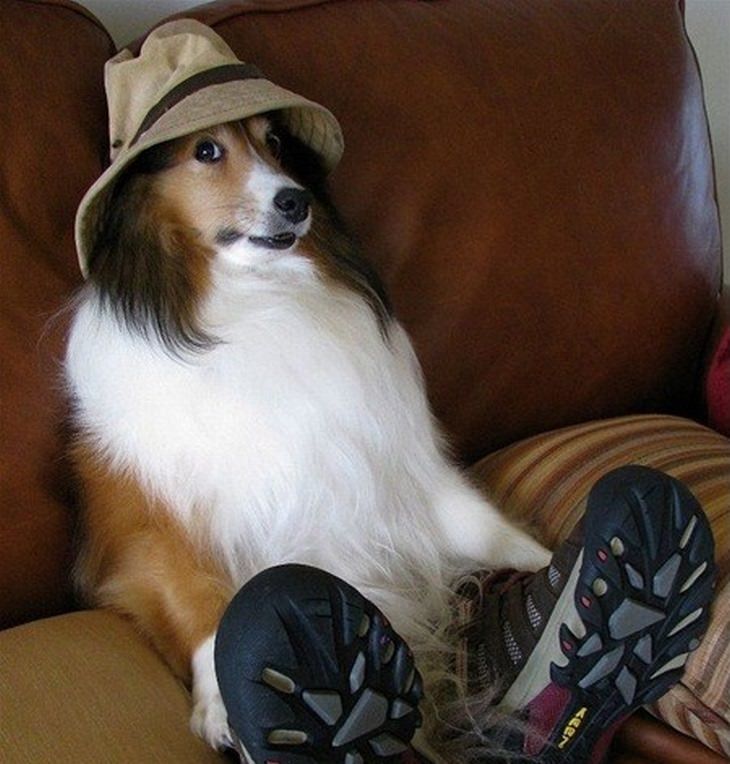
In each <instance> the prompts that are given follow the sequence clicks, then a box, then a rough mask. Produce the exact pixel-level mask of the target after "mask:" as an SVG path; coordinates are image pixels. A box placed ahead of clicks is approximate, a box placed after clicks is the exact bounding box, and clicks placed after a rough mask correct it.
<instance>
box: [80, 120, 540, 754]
mask: <svg viewBox="0 0 730 764" xmlns="http://www.w3.org/2000/svg"><path fill="white" fill-rule="evenodd" d="M65 373H66V379H67V383H68V389H69V394H70V397H71V400H72V409H73V414H72V420H73V428H74V432H75V435H74V442H73V447H72V457H73V462H74V464H75V467H76V470H77V472H78V476H79V480H80V484H81V489H82V496H83V509H82V522H81V525H82V539H81V543H80V551H79V556H78V561H77V565H76V572H75V578H76V582H77V585H78V587H79V590H80V592H81V593H82V595H83V597H84V598H85V599H86V601H88V602H89V603H90V604H92V605H94V606H100V607H106V608H111V609H112V610H114V611H117V612H119V613H122V614H123V615H125V616H127V617H129V618H131V619H132V620H133V621H134V623H135V624H136V626H137V627H138V628H139V629H140V630H141V632H142V633H143V634H144V635H146V637H147V638H148V639H149V640H150V641H151V642H152V644H153V645H154V646H155V648H156V649H157V650H158V651H159V653H160V654H161V655H162V656H163V658H164V659H165V660H166V661H167V663H168V664H169V666H170V667H171V668H172V670H173V671H174V672H175V673H176V674H177V675H178V676H179V677H181V678H182V679H183V680H185V681H186V682H189V683H191V685H192V694H193V711H192V720H191V726H192V729H193V730H194V731H195V732H196V733H197V734H198V735H200V736H201V737H203V738H204V739H205V740H206V741H207V742H208V743H209V744H210V745H212V746H214V747H216V748H221V747H224V746H226V745H229V744H230V737H229V733H228V728H227V724H226V713H225V709H224V707H223V704H222V701H221V698H220V695H219V692H218V686H217V682H216V677H215V671H214V665H213V645H214V636H215V631H216V626H217V624H218V621H219V619H220V617H221V615H222V613H223V611H224V610H225V608H226V606H227V604H228V603H229V601H230V600H231V598H232V597H233V595H234V594H235V592H236V591H237V590H238V589H239V588H240V587H241V586H242V585H243V584H244V583H245V582H246V581H247V580H249V579H250V578H251V577H252V576H253V575H255V574H256V573H257V572H259V571H261V570H262V569H265V568H267V567H269V566H272V565H275V564H279V563H285V562H302V563H307V564H311V565H315V566H318V567H320V568H323V569H325V570H327V571H329V572H331V573H334V574H336V575H338V576H340V577H341V578H343V579H345V580H347V581H348V582H349V583H351V584H352V585H354V586H355V587H357V588H358V589H359V590H360V591H362V592H363V593H364V594H365V595H366V596H367V597H369V598H370V599H371V600H373V601H374V602H375V604H376V605H377V606H378V607H379V608H380V609H381V610H382V611H383V612H384V613H385V615H386V616H387V617H388V618H389V619H390V620H391V622H392V624H393V626H394V628H395V629H396V630H397V631H399V632H400V633H401V635H402V636H403V637H404V638H405V639H406V640H407V641H408V642H409V643H410V645H411V646H412V648H413V650H414V652H415V655H416V659H417V661H419V662H420V663H419V665H420V666H421V671H422V673H423V674H424V681H425V686H426V688H427V691H428V688H429V682H430V679H429V671H428V669H427V667H426V668H424V667H425V666H426V665H427V663H428V659H427V657H426V656H427V655H429V654H433V647H434V645H435V644H436V641H437V637H435V636H434V635H435V634H437V633H438V632H439V629H440V628H441V627H442V626H443V624H445V623H446V622H447V621H448V607H449V596H450V593H451V586H452V583H453V581H454V580H455V579H456V578H457V577H458V576H459V575H460V574H463V573H465V572H468V571H470V570H473V569H474V568H476V567H485V566H487V567H492V568H497V567H502V566H510V567H515V568H520V569H529V570H536V569H538V568H540V567H542V566H543V565H545V564H546V563H547V561H548V553H547V552H546V551H545V550H544V549H543V548H542V546H540V544H538V543H537V542H536V541H535V540H533V539H532V538H531V537H530V536H529V535H528V534H527V533H526V532H525V531H524V530H523V529H521V528H519V527H517V526H516V525H514V524H513V523H511V522H510V521H508V520H507V519H506V518H505V517H504V516H502V515H501V514H500V513H499V511H498V510H497V509H496V508H495V507H494V506H492V505H491V504H490V503H489V502H488V501H487V500H486V499H485V498H484V497H483V496H481V495H480V494H479V493H478V492H477V491H476V490H475V488H474V487H472V486H471V485H470V483H469V482H468V480H467V478H466V477H465V476H464V475H463V474H462V473H461V472H460V471H459V470H458V469H457V468H456V466H455V465H454V463H453V461H452V460H451V458H450V457H449V455H448V449H447V446H446V442H445V439H444V437H443V435H442V433H441V432H440V430H439V428H438V426H437V424H436V423H435V421H434V418H433V416H432V414H431V412H430V410H429V406H428V403H427V397H426V392H425V387H424V380H423V378H422V373H421V370H420V367H419V364H418V361H417V359H416V355H415V353H414V350H413V347H412V345H411V342H410V340H409V338H408V336H407V334H406V332H405V330H404V328H403V327H402V326H401V324H400V323H399V322H398V320H397V319H396V317H395V316H394V315H393V311H392V309H391V306H390V303H389V301H388V298H387V295H386V294H385V291H384V289H383V287H382V285H381V283H380V282H379V280H378V278H377V277H376V275H375V273H374V272H373V270H372V269H371V268H370V267H369V266H368V265H367V264H366V263H365V261H364V260H363V259H362V258H361V257H360V255H359V253H358V250H357V247H356V246H355V244H354V243H353V241H352V239H351V237H350V236H349V235H348V234H347V233H346V231H345V228H344V226H343V225H342V223H341V221H340V219H339V218H338V215H337V213H336V211H335V210H334V208H333V207H332V205H331V203H330V202H329V200H328V198H327V194H326V192H325V189H324V172H323V170H322V168H321V166H320V163H319V162H318V158H317V156H316V155H315V154H314V153H313V152H312V151H311V150H309V149H308V147H306V146H305V145H304V144H303V143H301V142H300V141H299V140H297V139H296V138H295V137H294V136H293V135H292V134H290V133H288V132H287V130H286V129H285V127H284V126H283V124H281V123H280V122H278V121H277V118H276V115H275V114H274V113H272V114H269V115H260V116H255V117H250V118H248V119H246V120H244V121H241V122H235V123H226V124H221V125H218V126H216V127H214V128H212V129H210V130H205V131H202V132H199V133H195V134H192V135H188V136H185V137H183V138H179V139H176V140H173V141H171V142H168V143H165V144H163V145H160V146H156V147H154V148H152V149H149V150H148V151H146V152H144V153H142V154H141V155H140V156H139V157H137V158H136V159H135V160H134V162H133V163H132V164H131V166H130V167H129V168H127V169H126V170H125V172H124V175H123V176H122V177H121V178H120V179H119V181H118V182H117V184H116V187H115V189H114V192H113V194H112V196H111V199H110V201H109V203H108V204H107V205H106V209H105V211H104V213H103V216H102V222H101V224H100V226H99V230H98V231H97V232H96V236H95V244H94V247H93V249H92V251H91V254H90V258H89V280H88V282H87V284H86V285H85V287H84V288H83V290H82V291H81V293H80V294H79V296H78V299H77V301H76V304H75V306H74V318H73V322H72V327H71V330H70V336H69V342H68V350H67V354H66V359H65ZM255 617H256V614H255V613H252V614H251V618H255Z"/></svg>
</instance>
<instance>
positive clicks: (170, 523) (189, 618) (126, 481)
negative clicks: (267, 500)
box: [76, 449, 237, 748]
mask: <svg viewBox="0 0 730 764" xmlns="http://www.w3.org/2000/svg"><path fill="white" fill-rule="evenodd" d="M79 452H80V449H79ZM84 456H85V458H84V459H80V460H79V464H80V468H81V469H80V473H81V477H82V478H83V487H84V493H85V500H86V501H85V508H84V511H85V513H86V518H85V520H86V522H85V531H86V538H85V540H84V545H83V548H82V552H81V555H80V557H79V560H78V562H77V570H76V574H77V576H76V577H77V583H78V585H79V587H80V588H81V589H82V591H83V593H84V594H85V595H86V597H87V599H88V600H89V601H90V603H92V604H94V605H97V606H101V607H109V608H111V609H113V610H115V611H117V612H119V613H121V614H122V615H125V616H127V617H129V618H131V619H132V620H133V621H134V622H135V624H136V625H137V627H138V628H139V629H140V631H141V632H142V633H143V634H144V635H145V636H146V637H147V638H148V639H149V640H150V641H151V642H152V644H153V645H154V646H155V647H156V649H157V651H158V652H159V653H160V655H161V656H162V657H163V658H164V660H165V661H166V662H167V663H168V665H169V666H170V668H171V669H172V670H173V672H174V673H175V674H176V675H177V676H179V677H180V678H181V679H182V680H183V681H185V682H188V683H189V682H190V680H191V678H192V683H193V703H194V710H193V716H192V719H191V727H192V729H193V730H194V731H195V732H196V733H197V734H199V735H200V736H201V737H203V738H204V739H205V740H207V741H208V742H209V743H210V744H211V745H212V746H214V747H216V748H221V747H225V746H227V745H228V744H229V742H230V739H229V737H228V726H227V724H226V714H225V711H224V710H223V704H222V701H221V699H220V694H219V693H218V684H217V681H216V677H215V669H214V666H213V641H214V640H213V634H214V633H215V630H216V629H217V627H218V623H219V621H220V618H221V616H222V615H223V612H224V610H225V608H226V607H227V605H228V603H229V602H230V601H231V599H232V598H233V595H234V594H235V591H236V588H237V587H236V586H234V584H233V582H232V580H231V578H230V576H229V575H228V574H227V573H226V572H225V571H224V570H223V569H222V567H221V565H220V564H219V563H218V562H216V560H215V556H214V555H212V554H210V553H208V552H207V551H206V550H205V549H204V548H201V546H200V545H199V544H196V543H194V542H193V541H192V538H191V536H190V534H189V532H188V531H187V529H186V528H185V527H184V526H183V524H182V523H181V522H180V521H178V519H177V518H176V516H175V515H174V513H173V512H171V511H170V509H169V507H167V506H166V505H165V504H164V502H162V501H161V500H159V499H155V498H153V497H150V496H149V495H148V494H147V493H146V492H145V491H144V490H143V488H142V487H141V485H140V484H139V483H138V482H137V481H136V480H135V479H134V477H133V476H132V475H131V474H129V473H119V472H117V471H115V470H114V469H112V468H111V466H110V465H108V464H107V463H105V462H104V461H103V460H101V459H98V458H96V457H95V456H94V455H93V454H91V453H86V454H85V455H84Z"/></svg>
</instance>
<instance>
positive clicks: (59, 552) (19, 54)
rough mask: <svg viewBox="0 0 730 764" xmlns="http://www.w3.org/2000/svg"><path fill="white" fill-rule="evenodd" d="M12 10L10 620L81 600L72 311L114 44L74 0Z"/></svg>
mask: <svg viewBox="0 0 730 764" xmlns="http://www.w3.org/2000/svg"><path fill="white" fill-rule="evenodd" d="M0 16H2V21H1V22H0V273H1V274H2V278H1V279H0V284H2V293H1V294H0V348H2V351H1V352H2V355H1V356H0V367H1V368H2V374H0V400H1V401H2V404H1V405H0V433H2V437H1V438H0V465H1V466H0V471H1V472H2V479H1V480H0V627H1V626H5V625H8V624H11V623H17V622H19V621H21V620H25V619H29V618H32V617H38V616H40V615H44V614H49V613H53V612H57V611H59V610H62V609H64V608H65V607H67V606H68V599H69V598H68V571H67V567H68V563H69V534H70V527H71V522H72V521H71V517H70V515H69V510H68V506H67V503H66V501H65V498H66V497H65V495H64V491H65V486H64V484H63V481H60V480H59V479H58V477H57V476H58V475H60V474H61V473H62V470H61V469H60V468H61V463H60V460H59V451H60V449H59V446H58V437H57V436H58V430H59V427H60V421H61V418H62V413H61V412H62V398H63V396H62V394H61V381H60V377H59V357H60V355H61V353H62V347H63V327H64V323H65V321H64V317H63V315H59V310H60V309H61V308H62V307H63V306H64V305H65V304H67V302H68V300H69V297H70V295H71V293H72V290H73V289H74V288H75V287H76V286H78V284H79V283H80V278H79V275H78V268H77V265H76V256H75V252H74V243H73V220H74V212H75V209H76V206H77V204H78V202H79V200H80V199H81V196H82V195H83V193H84V191H85V190H86V187H87V186H88V185H90V184H91V182H92V181H93V180H94V178H95V176H96V175H97V174H98V173H99V171H100V169H101V166H102V161H103V157H104V152H105V144H106V133H107V128H106V117H105V109H104V95H103V85H102V66H103V63H104V61H105V59H106V58H107V57H108V55H110V53H111V50H112V43H111V40H110V38H109V36H108V35H107V33H106V32H105V31H104V30H103V29H102V28H101V26H99V24H98V23H97V22H96V21H95V20H94V19H93V17H92V16H91V15H90V14H88V13H87V12H85V11H84V10H83V9H81V8H80V7H79V6H76V5H74V4H73V3H69V2H63V1H62V0H56V2H52V1H51V0H45V2H44V1H43V0H40V1H36V2H28V1H27V0H3V2H2V10H1V11H0Z"/></svg>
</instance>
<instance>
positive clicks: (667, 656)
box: [539, 465, 715, 764]
mask: <svg viewBox="0 0 730 764" xmlns="http://www.w3.org/2000/svg"><path fill="white" fill-rule="evenodd" d="M584 528H585V541H584V546H583V551H582V553H581V555H580V556H579V558H578V559H577V561H576V563H575V566H574V568H573V571H572V574H571V580H569V582H568V584H566V587H565V589H564V592H563V595H562V596H561V598H560V600H559V602H558V607H557V608H556V611H554V612H557V614H558V618H559V627H558V629H557V632H556V631H555V627H556V626H557V625H558V624H557V623H554V624H551V625H549V626H548V627H547V628H546V629H545V632H544V636H546V637H547V641H548V642H549V643H550V644H551V646H550V648H549V649H550V650H551V651H552V655H553V660H552V661H550V663H549V679H550V682H552V684H553V685H557V686H558V687H559V688H562V690H561V691H562V693H563V694H564V695H568V696H569V701H568V702H567V704H566V706H565V708H564V710H563V712H562V714H561V715H560V717H559V718H558V719H557V720H556V723H555V724H554V725H553V726H552V730H553V731H552V733H551V735H550V737H549V739H548V740H547V741H546V742H547V746H545V748H543V750H542V751H541V752H540V756H539V758H540V760H541V761H543V762H561V763H562V764H570V763H571V762H575V763H576V764H578V762H587V761H592V760H594V759H595V757H596V756H597V755H599V754H597V750H598V751H599V752H600V745H599V743H600V742H602V740H607V736H606V733H607V730H611V729H614V728H615V727H616V726H617V725H618V724H619V723H620V722H621V721H622V720H623V719H625V718H626V717H627V716H628V715H630V714H631V713H632V712H633V711H634V710H636V709H638V708H639V707H640V706H642V705H644V704H646V703H651V702H653V701H655V700H657V699H658V698H660V697H661V696H662V695H664V694H665V693H666V692H667V691H668V690H669V689H670V687H672V686H673V685H674V684H675V683H676V682H677V681H679V679H680V678H681V676H682V673H683V671H684V666H685V663H686V662H687V659H688V658H689V655H690V653H691V652H692V651H693V650H695V649H697V647H698V646H699V644H700V640H701V638H702V636H703V634H704V632H705V630H706V628H707V624H708V621H709V605H710V602H711V600H712V596H713V587H714V580H715V565H714V542H713V538H712V532H711V530H710V527H709V524H708V522H707V518H706V517H705V514H704V512H703V510H702V508H701V507H700V505H699V503H698V502H697V500H696V498H695V497H694V496H693V495H692V493H691V492H690V491H689V490H688V489H687V488H686V486H684V485H683V484H682V483H680V482H678V481H676V480H674V479H673V478H671V477H670V476H668V475H665V474H664V473H661V472H658V471H656V470H653V469H649V468H646V467H641V466H636V465H632V466H629V467H622V468H620V469H618V470H615V471H613V472H610V473H609V474H607V475H606V476H605V477H604V478H602V479H601V480H599V481H598V482H597V483H596V485H595V486H594V487H593V489H592V490H591V492H590V494H589V497H588V504H587V509H586V516H585V523H584ZM561 600H562V602H561ZM551 617H552V616H551ZM556 633H557V635H558V639H557V640H556V639H555V634H556ZM556 643H557V644H556ZM543 659H544V656H543Z"/></svg>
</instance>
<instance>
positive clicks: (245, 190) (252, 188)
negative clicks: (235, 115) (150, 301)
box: [155, 117, 312, 271]
mask: <svg viewBox="0 0 730 764" xmlns="http://www.w3.org/2000/svg"><path fill="white" fill-rule="evenodd" d="M282 151H283V139H282V137H280V136H279V135H278V134H277V133H276V132H275V130H274V127H273V125H272V123H271V120H269V119H266V118H264V117H252V118H251V119H248V120H246V121H245V122H239V123H231V124H225V125H219V126H217V127H214V128H212V129H210V130H206V131H203V132H199V133H195V134H193V135H190V136H187V137H185V138H183V139H180V140H179V141H176V142H175V143H174V144H173V145H172V146H171V147H170V152H169V155H168V157H167V161H166V165H167V166H166V167H165V169H164V170H162V171H161V172H160V173H159V176H158V178H157V179H156V189H155V191H156V194H158V195H159V196H160V197H161V198H163V199H164V202H165V206H166V207H167V208H168V214H170V215H172V216H174V217H176V218H177V219H178V221H179V222H180V223H181V224H182V226H184V227H185V228H186V229H187V230H188V231H189V233H190V237H191V239H193V240H194V241H195V243H196V244H197V245H198V246H203V247H204V248H205V249H206V250H208V251H209V252H210V253H213V254H214V256H215V257H216V258H218V259H220V260H222V261H224V262H225V264H226V265H228V266H229V267H230V268H233V269H237V268H240V269H249V270H258V271H263V270H265V269H266V268H267V266H268V267H274V266H276V267H279V268H281V266H282V262H285V261H287V259H288V258H287V254H288V255H289V256H292V255H294V254H295V253H294V252H293V251H292V250H294V249H296V245H297V243H298V242H299V240H300V239H301V238H302V237H303V236H305V235H306V234H307V232H308V231H309V228H310V226H311V222H312V207H311V202H312V195H311V193H310V192H309V191H308V190H306V189H305V188H303V187H302V186H301V185H300V184H299V183H297V182H296V181H295V180H293V179H292V178H291V177H290V176H289V175H288V174H287V173H286V171H285V170H284V169H283V167H282V166H281V164H280V162H281V160H282V158H283V157H282Z"/></svg>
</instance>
